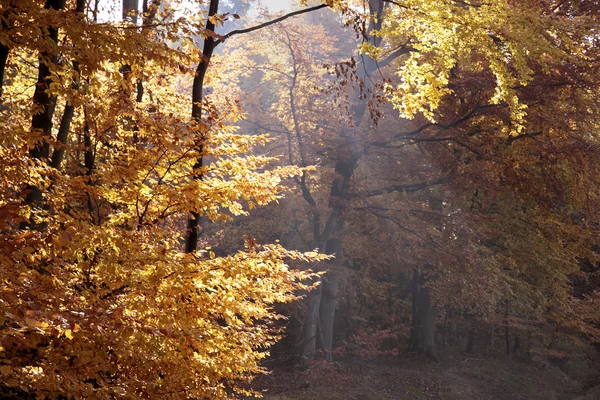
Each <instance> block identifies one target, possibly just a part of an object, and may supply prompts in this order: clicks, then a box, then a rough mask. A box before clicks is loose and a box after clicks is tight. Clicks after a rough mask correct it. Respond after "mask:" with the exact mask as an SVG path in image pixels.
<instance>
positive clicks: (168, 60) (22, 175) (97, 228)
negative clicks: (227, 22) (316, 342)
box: [0, 0, 320, 399]
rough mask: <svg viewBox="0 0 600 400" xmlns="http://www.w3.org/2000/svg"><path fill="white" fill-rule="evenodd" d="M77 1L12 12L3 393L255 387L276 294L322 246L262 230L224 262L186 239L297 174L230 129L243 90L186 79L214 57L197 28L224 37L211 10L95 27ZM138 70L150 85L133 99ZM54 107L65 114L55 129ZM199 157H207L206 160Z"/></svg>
mask: <svg viewBox="0 0 600 400" xmlns="http://www.w3.org/2000/svg"><path fill="white" fill-rule="evenodd" d="M82 3H83V2H77V4H76V5H75V6H76V8H75V9H73V8H71V7H72V6H73V4H71V3H66V2H56V1H53V0H48V1H47V2H45V3H44V4H40V2H38V1H26V2H18V4H16V3H5V4H6V5H3V8H2V10H1V12H2V14H3V15H6V16H7V17H6V18H3V21H4V23H5V24H6V26H7V27H9V29H3V31H2V34H1V36H0V42H1V43H2V45H3V46H4V47H5V48H8V49H9V55H8V59H7V64H6V65H7V66H8V68H7V71H10V72H9V73H8V74H7V75H8V77H7V78H8V79H5V80H4V83H5V85H4V92H3V107H4V108H3V111H2V115H1V123H2V126H3V130H4V132H8V133H9V134H5V135H3V136H2V139H1V146H0V154H1V156H0V159H1V161H0V163H1V167H0V170H1V172H0V174H1V175H0V176H1V180H2V187H1V189H0V190H1V191H0V213H1V215H2V218H1V221H0V222H1V224H0V231H1V238H2V240H1V243H2V253H1V256H0V257H1V258H0V267H1V271H2V276H3V280H2V288H1V291H0V302H1V304H2V314H1V315H0V332H1V336H0V369H1V371H2V373H1V374H0V382H1V385H2V391H3V393H4V394H7V395H9V394H23V395H24V394H31V395H37V396H40V397H50V398H56V397H59V396H76V397H94V398H113V397H115V396H121V397H126V398H140V397H151V398H169V399H171V398H188V397H190V396H191V397H210V398H226V397H230V396H231V395H232V393H233V392H232V390H233V391H234V392H237V393H246V390H245V389H244V383H245V382H247V381H248V380H249V379H250V377H251V376H252V375H253V374H255V373H257V372H259V371H261V367H260V366H259V364H258V363H259V361H260V360H261V359H262V358H264V357H265V355H266V354H267V353H266V349H267V348H268V347H269V346H270V345H271V344H273V343H274V341H275V340H276V338H277V329H276V327H275V326H274V325H273V322H274V321H275V320H276V319H277V318H279V316H278V315H277V314H276V313H275V312H274V310H273V306H274V304H275V303H277V302H288V301H291V300H293V299H295V295H294V293H295V291H296V290H297V289H299V288H305V287H304V286H303V285H302V284H301V283H300V282H301V281H303V280H305V279H306V278H309V277H310V276H311V275H310V274H308V273H306V272H299V271H296V270H292V269H290V267H289V266H288V265H287V263H290V262H292V260H294V259H298V260H305V261H308V260H317V259H320V256H318V255H317V254H314V253H312V254H311V253H298V252H293V251H286V250H284V249H283V248H282V247H281V246H278V245H265V246H260V245H257V244H256V243H254V242H253V241H250V240H249V241H247V245H246V248H245V249H243V250H242V251H239V252H237V253H235V254H230V255H227V256H222V257H217V256H216V255H215V254H213V253H212V251H211V250H210V249H209V248H203V243H200V247H198V248H196V247H194V249H193V251H191V250H190V249H189V246H188V251H187V252H184V251H183V245H184V244H185V243H184V242H185V234H186V233H185V228H182V225H183V224H182V222H183V219H185V218H186V217H187V216H188V215H194V216H195V217H206V218H208V219H211V220H214V221H216V220H227V219H230V218H231V217H232V216H233V215H239V214H244V213H246V212H247V211H246V210H247V209H248V207H253V206H256V205H264V204H267V203H269V202H272V201H275V200H277V199H278V198H279V193H280V192H281V190H282V188H283V186H282V180H283V179H285V178H287V177H288V176H290V175H294V174H298V173H300V170H299V169H298V168H296V167H283V168H269V167H268V165H269V163H270V162H272V161H273V159H272V158H269V157H261V156H255V155H251V154H248V153H249V152H250V150H251V149H252V148H253V146H255V145H258V144H261V143H264V142H265V140H266V139H265V138H264V137H261V136H247V135H240V134H238V133H237V132H236V127H235V126H234V125H232V123H235V121H237V120H238V118H239V111H238V107H237V105H236V104H235V102H234V101H233V100H231V101H230V102H229V107H227V108H219V109H217V108H216V107H214V106H213V105H211V102H210V101H208V100H207V99H205V98H198V97H197V96H196V97H195V98H194V99H193V100H196V102H195V103H192V101H190V100H192V99H190V97H189V96H188V95H187V94H186V93H182V92H181V91H179V90H178V84H179V83H180V81H181V80H182V79H186V78H187V79H191V78H192V75H193V74H192V69H190V68H189V66H191V65H193V64H194V63H197V64H198V65H199V66H200V68H203V67H202V66H203V65H204V67H206V66H207V65H208V64H207V63H208V61H206V62H203V61H201V62H199V63H198V61H199V60H198V59H197V58H196V57H195V56H193V55H190V54H193V53H194V52H193V48H194V47H193V46H194V45H193V41H192V40H191V37H192V35H194V34H196V33H198V34H202V35H205V37H207V38H213V39H214V37H215V33H214V28H212V27H213V26H214V25H210V24H211V23H212V22H209V23H207V24H205V25H200V26H197V25H196V26H195V25H193V24H191V23H190V22H189V21H185V20H178V21H175V22H171V21H168V20H163V19H161V18H157V19H156V20H155V21H154V22H151V18H150V19H149V20H148V19H147V18H149V17H150V15H149V14H150V13H151V12H152V10H150V9H147V8H145V12H146V13H145V14H144V15H143V17H144V19H147V20H146V21H145V22H144V24H143V26H142V27H137V26H134V25H133V24H132V23H122V24H121V23H119V24H116V23H96V22H95V21H93V20H90V19H89V18H88V14H89V10H85V9H84V8H81V6H82ZM74 11H75V12H74ZM212 14H214V15H211V17H210V19H209V21H213V17H215V18H216V16H217V15H216V11H214V12H213V13H212ZM31 21H34V22H33V23H32V22H31ZM158 21H167V22H158ZM23 38H25V39H26V40H23ZM172 42H180V43H181V46H167V43H172ZM207 42H208V43H210V41H209V40H208V39H207ZM205 55H206V51H205ZM35 72H37V75H38V77H37V78H35ZM196 78H197V76H196ZM35 82H37V85H36V84H35ZM138 82H143V85H144V86H143V88H144V92H145V93H147V96H143V98H141V99H140V98H139V96H136V97H138V100H137V101H133V94H134V91H135V89H139V85H138ZM138 94H139V93H138ZM196 94H197V92H196ZM31 99H33V100H34V107H33V108H32V107H30V102H31ZM198 101H200V102H201V104H198ZM63 105H64V115H63V116H62V117H59V115H58V113H57V112H56V111H57V110H60V109H62V108H63V107H62V106H63ZM200 105H201V106H202V109H199V107H200ZM192 106H193V110H194V111H193V114H192V117H193V122H192V123H189V122H188V121H189V114H188V113H189V112H188V109H189V108H192ZM203 111H204V112H203ZM65 116H67V117H65ZM59 120H70V124H67V125H63V124H62V123H61V124H60V126H59V129H58V133H56V129H55V128H54V127H55V126H56V125H55V124H56V122H58V121H59ZM58 154H60V156H58ZM54 155H57V156H56V157H54ZM204 157H209V158H210V160H211V162H210V163H208V162H207V163H201V165H199V162H198V160H202V159H203V158H204ZM198 177H201V179H197V178H198ZM188 242H189V239H188Z"/></svg>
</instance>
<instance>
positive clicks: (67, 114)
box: [50, 0, 85, 169]
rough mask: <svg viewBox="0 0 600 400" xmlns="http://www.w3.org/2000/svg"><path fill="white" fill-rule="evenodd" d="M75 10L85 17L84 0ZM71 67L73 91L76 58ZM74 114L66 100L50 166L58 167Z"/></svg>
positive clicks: (79, 72)
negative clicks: (73, 71)
mask: <svg viewBox="0 0 600 400" xmlns="http://www.w3.org/2000/svg"><path fill="white" fill-rule="evenodd" d="M75 12H76V13H78V14H81V17H82V18H85V16H84V15H83V13H84V12H85V0H77V4H76V7H75ZM73 69H74V70H75V73H76V77H75V81H74V82H73V85H72V88H73V91H77V90H78V89H79V78H80V76H81V70H80V69H79V62H78V61H76V60H73ZM74 115H75V105H74V104H73V103H72V102H67V104H66V105H65V110H64V112H63V115H62V118H61V120H60V126H59V127H58V133H57V135H56V141H57V142H58V146H57V148H55V149H54V152H53V153H52V161H51V162H50V165H51V166H52V168H55V169H60V165H61V163H62V161H63V159H64V155H65V151H66V146H67V140H68V138H69V131H70V129H71V122H72V121H73V116H74Z"/></svg>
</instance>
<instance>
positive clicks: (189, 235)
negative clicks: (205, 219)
mask: <svg viewBox="0 0 600 400" xmlns="http://www.w3.org/2000/svg"><path fill="white" fill-rule="evenodd" d="M218 12H219V0H211V2H210V6H209V10H208V18H207V20H206V27H205V29H206V30H207V31H213V32H214V30H215V24H214V22H213V17H214V16H215V15H216V14H217V13H218ZM215 46H216V42H215V38H214V37H213V36H208V37H207V38H206V39H205V40H204V47H203V51H202V57H201V58H200V62H199V63H198V67H197V68H196V75H195V76H194V82H193V84H192V122H193V123H194V124H196V125H197V126H198V125H200V124H201V120H202V101H203V99H204V94H203V90H204V78H205V77H206V72H207V71H208V66H209V65H210V59H211V57H212V54H213V51H214V49H215ZM205 139H206V138H205V137H204V135H201V134H199V135H198V137H197V139H196V148H197V150H198V153H199V154H200V155H199V156H198V158H197V159H196V163H195V164H194V167H193V171H192V175H193V178H194V179H196V180H201V179H202V173H201V171H200V170H201V168H202V166H203V165H204V154H203V153H204V141H205ZM199 228H200V214H199V213H197V212H192V216H191V217H190V218H188V224H187V232H186V238H185V252H186V253H193V252H194V251H196V249H197V248H198V237H199Z"/></svg>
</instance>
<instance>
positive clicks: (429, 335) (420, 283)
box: [411, 270, 438, 361]
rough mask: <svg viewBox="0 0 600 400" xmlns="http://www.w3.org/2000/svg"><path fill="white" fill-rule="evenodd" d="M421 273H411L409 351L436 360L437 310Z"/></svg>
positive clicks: (416, 271)
mask: <svg viewBox="0 0 600 400" xmlns="http://www.w3.org/2000/svg"><path fill="white" fill-rule="evenodd" d="M424 284H425V279H424V276H423V273H422V272H420V271H418V270H415V271H414V272H413V308H412V309H413V318H412V332H411V350H413V351H416V352H418V353H420V354H423V355H425V356H427V357H429V358H431V359H433V360H436V361H437V360H438V354H437V348H436V345H435V321H436V317H437V310H436V308H435V306H434V305H433V304H432V303H431V296H430V294H429V288H428V287H427V286H425V285H424Z"/></svg>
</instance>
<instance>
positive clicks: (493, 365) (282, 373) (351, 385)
mask: <svg viewBox="0 0 600 400" xmlns="http://www.w3.org/2000/svg"><path fill="white" fill-rule="evenodd" d="M270 369H271V370H272V371H273V372H272V373H270V374H269V375H266V376H262V377H260V378H258V379H257V380H256V381H255V383H254V385H253V386H254V388H255V389H256V390H259V391H262V392H263V395H264V398H265V400H319V399H324V400H390V399H400V400H413V399H414V400H421V399H436V400H600V380H599V375H598V374H599V373H600V371H599V370H598V366H597V364H596V362H593V363H591V362H590V361H589V360H576V361H575V362H574V363H571V364H569V363H564V364H563V365H561V368H558V367H557V366H552V365H550V364H549V363H534V362H532V361H530V360H524V359H515V358H512V357H511V358H509V357H507V356H500V355H498V354H495V355H493V356H492V355H487V356H485V355H466V354H457V355H455V356H445V357H444V360H443V361H441V362H432V361H426V360H422V359H419V358H416V357H414V356H413V355H409V354H407V355H402V356H400V357H395V358H393V359H390V360H357V359H355V360H353V361H350V360H346V361H338V362H334V363H324V362H318V363H315V364H314V365H313V367H312V368H310V369H307V370H300V369H294V368H291V367H271V368H270Z"/></svg>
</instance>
